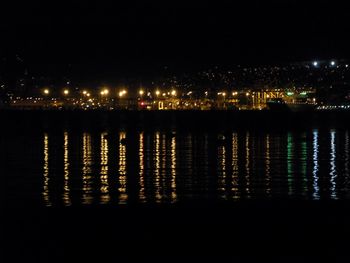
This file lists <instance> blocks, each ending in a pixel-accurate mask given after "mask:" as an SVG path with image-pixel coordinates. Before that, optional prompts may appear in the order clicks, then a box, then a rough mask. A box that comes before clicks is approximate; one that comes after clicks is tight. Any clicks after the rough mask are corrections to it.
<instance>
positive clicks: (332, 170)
mask: <svg viewBox="0 0 350 263" xmlns="http://www.w3.org/2000/svg"><path fill="white" fill-rule="evenodd" d="M330 155H331V157H330V166H331V167H330V173H329V174H330V176H331V178H330V183H331V189H330V190H331V198H332V199H336V198H337V189H336V178H337V171H336V165H335V157H336V150H335V131H331V154H330Z"/></svg>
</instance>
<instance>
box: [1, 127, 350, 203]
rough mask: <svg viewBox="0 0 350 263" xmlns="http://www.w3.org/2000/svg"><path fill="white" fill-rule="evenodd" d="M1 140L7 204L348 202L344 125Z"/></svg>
mask: <svg viewBox="0 0 350 263" xmlns="http://www.w3.org/2000/svg"><path fill="white" fill-rule="evenodd" d="M1 144H2V147H1V149H2V150H1V151H2V153H3V154H4V156H5V157H4V158H5V160H6V162H5V165H6V172H4V173H2V179H1V180H2V181H3V182H4V181H5V183H6V192H7V193H8V194H7V195H6V203H8V204H20V203H23V202H24V203H28V202H30V203H31V204H35V205H43V206H70V205H73V206H74V205H103V204H111V205H123V204H134V203H175V202H186V201H196V200H198V201H205V202H208V201H237V200H241V199H259V200H261V199H276V198H278V199H281V198H282V199H305V200H318V199H342V200H345V199H349V198H350V191H349V190H350V177H349V176H350V175H349V131H348V130H337V129H322V130H319V129H313V130H307V131H293V132H292V131H291V132H286V131H283V132H282V131H280V132H266V131H262V132H257V131H255V132H254V131H249V130H240V131H234V130H232V131H225V132H224V133H220V132H206V131H200V132H199V131H196V132H177V131H176V130H172V131H157V130H152V131H146V132H145V131H123V130H117V131H113V132H74V131H62V132H55V131H49V132H45V131H40V132H39V131H38V132H28V133H26V132H23V133H22V134H21V135H20V136H18V135H17V134H16V135H13V136H11V135H7V136H6V137H5V138H2V143H1ZM3 168H4V167H3Z"/></svg>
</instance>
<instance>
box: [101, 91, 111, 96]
mask: <svg viewBox="0 0 350 263" xmlns="http://www.w3.org/2000/svg"><path fill="white" fill-rule="evenodd" d="M100 94H101V95H102V96H107V95H108V94H109V90H108V89H104V90H101V92H100Z"/></svg>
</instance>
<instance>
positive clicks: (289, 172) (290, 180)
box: [287, 133, 294, 195]
mask: <svg viewBox="0 0 350 263" xmlns="http://www.w3.org/2000/svg"><path fill="white" fill-rule="evenodd" d="M293 161H294V142H293V137H292V134H291V133H288V136H287V180H288V194H289V195H292V194H293V176H294V171H293V170H294V169H293V168H294V167H293V166H294V165H293Z"/></svg>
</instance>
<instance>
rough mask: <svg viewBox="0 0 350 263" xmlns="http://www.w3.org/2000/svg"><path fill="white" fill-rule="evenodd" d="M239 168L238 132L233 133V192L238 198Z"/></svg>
mask: <svg viewBox="0 0 350 263" xmlns="http://www.w3.org/2000/svg"><path fill="white" fill-rule="evenodd" d="M238 180H239V168H238V134H237V133H233V134H232V189H231V190H232V193H233V196H232V197H233V199H238V198H239V196H240V191H239V183H238Z"/></svg>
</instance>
